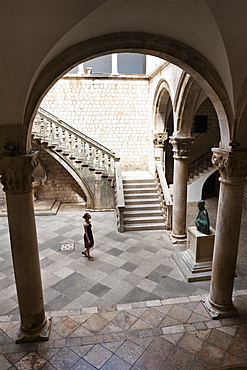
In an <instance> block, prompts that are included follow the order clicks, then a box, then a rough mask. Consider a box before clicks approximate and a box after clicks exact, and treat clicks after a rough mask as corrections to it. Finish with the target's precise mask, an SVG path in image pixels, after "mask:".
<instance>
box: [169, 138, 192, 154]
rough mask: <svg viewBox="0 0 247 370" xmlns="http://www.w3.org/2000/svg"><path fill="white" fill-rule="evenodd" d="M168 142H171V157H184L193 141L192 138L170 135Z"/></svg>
mask: <svg viewBox="0 0 247 370" xmlns="http://www.w3.org/2000/svg"><path fill="white" fill-rule="evenodd" d="M169 142H170V144H172V151H173V153H174V154H173V158H175V159H186V158H188V157H189V153H190V147H191V145H192V144H193V143H194V138H192V137H175V136H171V137H170V140H169Z"/></svg>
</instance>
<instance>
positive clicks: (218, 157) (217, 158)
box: [212, 148, 247, 183]
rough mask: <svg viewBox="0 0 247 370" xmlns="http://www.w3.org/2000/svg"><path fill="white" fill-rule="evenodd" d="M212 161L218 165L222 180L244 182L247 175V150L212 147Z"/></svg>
mask: <svg viewBox="0 0 247 370" xmlns="http://www.w3.org/2000/svg"><path fill="white" fill-rule="evenodd" d="M212 152H213V156H212V163H213V164H215V165H216V166H217V167H218V170H219V172H220V176H221V178H220V181H222V182H227V183H243V182H244V181H245V177H246V176H247V150H237V151H228V150H224V149H219V148H213V149H212Z"/></svg>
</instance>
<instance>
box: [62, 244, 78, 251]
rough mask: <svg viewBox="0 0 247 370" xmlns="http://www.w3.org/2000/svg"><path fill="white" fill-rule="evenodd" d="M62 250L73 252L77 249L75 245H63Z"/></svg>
mask: <svg viewBox="0 0 247 370" xmlns="http://www.w3.org/2000/svg"><path fill="white" fill-rule="evenodd" d="M60 249H61V251H71V250H72V249H75V243H62V244H61V248H60Z"/></svg>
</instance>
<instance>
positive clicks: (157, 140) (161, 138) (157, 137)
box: [153, 132, 168, 147]
mask: <svg viewBox="0 0 247 370" xmlns="http://www.w3.org/2000/svg"><path fill="white" fill-rule="evenodd" d="M167 139H168V132H157V133H155V134H154V138H153V143H154V145H155V146H159V147H163V146H164V143H165V141H166V140H167Z"/></svg>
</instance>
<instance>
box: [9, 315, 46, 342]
mask: <svg viewBox="0 0 247 370" xmlns="http://www.w3.org/2000/svg"><path fill="white" fill-rule="evenodd" d="M51 322H52V318H51V317H47V318H46V320H45V324H44V325H42V327H41V329H40V330H39V331H36V332H32V331H30V332H24V331H23V330H22V328H21V327H20V329H19V332H18V333H17V339H16V341H15V343H25V342H38V341H45V340H49V336H50V331H51Z"/></svg>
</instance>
